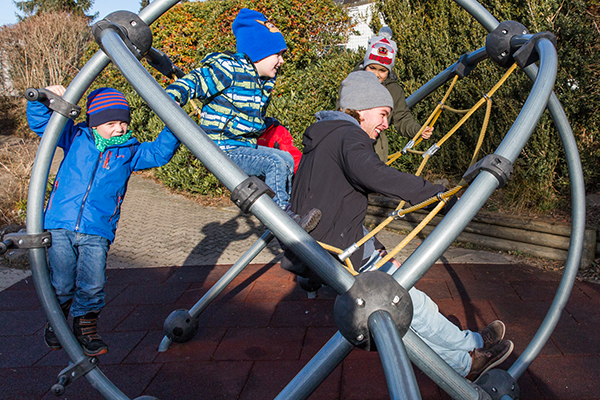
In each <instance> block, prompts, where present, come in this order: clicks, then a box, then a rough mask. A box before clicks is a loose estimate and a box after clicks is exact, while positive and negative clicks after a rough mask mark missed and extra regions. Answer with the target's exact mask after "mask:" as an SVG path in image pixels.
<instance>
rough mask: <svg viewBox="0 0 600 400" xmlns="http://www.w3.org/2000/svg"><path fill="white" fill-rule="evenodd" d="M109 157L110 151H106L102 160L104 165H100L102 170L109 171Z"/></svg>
mask: <svg viewBox="0 0 600 400" xmlns="http://www.w3.org/2000/svg"><path fill="white" fill-rule="evenodd" d="M110 156H112V150H108V151H107V152H106V158H105V159H104V164H102V168H104V169H110V167H109V166H108V160H110Z"/></svg>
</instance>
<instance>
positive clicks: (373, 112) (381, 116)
mask: <svg viewBox="0 0 600 400" xmlns="http://www.w3.org/2000/svg"><path fill="white" fill-rule="evenodd" d="M391 111H392V109H391V108H390V107H375V108H370V109H368V110H362V111H358V115H360V119H361V120H362V121H361V122H360V127H361V128H363V130H364V131H365V132H367V135H369V137H370V138H371V139H377V136H379V133H380V132H381V131H384V130H386V129H387V128H388V116H389V115H390V112H391Z"/></svg>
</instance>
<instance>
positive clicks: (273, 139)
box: [257, 124, 302, 173]
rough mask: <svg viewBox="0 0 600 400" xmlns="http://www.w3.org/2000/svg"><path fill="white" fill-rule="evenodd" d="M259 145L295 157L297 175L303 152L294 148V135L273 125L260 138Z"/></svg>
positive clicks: (277, 125) (280, 126) (283, 128)
mask: <svg viewBox="0 0 600 400" xmlns="http://www.w3.org/2000/svg"><path fill="white" fill-rule="evenodd" d="M257 143H258V145H259V146H265V147H272V148H274V149H279V150H282V151H287V152H288V153H290V154H291V155H292V157H294V173H296V170H298V165H299V164H300V158H302V152H301V151H300V150H298V148H297V147H296V146H294V140H293V139H292V134H291V133H290V131H288V130H287V129H286V128H285V127H284V126H283V125H279V124H273V125H271V126H270V127H269V129H267V130H266V131H265V132H264V133H263V134H262V136H261V137H259V138H258V140H257Z"/></svg>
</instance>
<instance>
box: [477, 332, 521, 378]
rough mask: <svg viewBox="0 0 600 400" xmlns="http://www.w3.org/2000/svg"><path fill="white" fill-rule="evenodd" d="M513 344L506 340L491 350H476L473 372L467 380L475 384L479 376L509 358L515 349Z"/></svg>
mask: <svg viewBox="0 0 600 400" xmlns="http://www.w3.org/2000/svg"><path fill="white" fill-rule="evenodd" d="M514 347H515V346H514V344H513V342H511V341H510V340H504V341H502V342H500V343H498V344H495V345H493V346H491V347H490V348H489V349H487V350H484V349H475V350H473V351H470V352H469V353H470V354H471V372H469V374H468V375H467V379H468V380H470V381H471V382H475V381H476V380H477V378H479V376H480V375H481V374H483V373H485V372H487V371H489V370H490V369H492V368H494V367H495V366H497V365H500V364H502V363H503V362H504V360H506V359H507V358H508V356H509V355H510V353H512V351H513V348H514Z"/></svg>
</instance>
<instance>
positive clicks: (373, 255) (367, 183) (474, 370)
mask: <svg viewBox="0 0 600 400" xmlns="http://www.w3.org/2000/svg"><path fill="white" fill-rule="evenodd" d="M393 105H394V103H393V99H392V96H391V95H390V94H389V92H388V91H387V89H386V88H385V87H384V86H382V85H381V84H380V83H379V81H378V79H377V77H376V76H375V75H374V74H373V73H371V72H366V71H357V72H352V73H351V74H350V75H348V77H347V78H346V79H345V80H344V81H343V82H342V86H341V90H340V110H342V111H321V112H319V113H317V115H316V116H317V122H316V123H315V124H313V125H311V126H310V127H308V129H307V130H306V131H305V133H304V140H303V144H304V153H303V156H302V160H301V161H300V166H299V167H298V172H297V173H296V177H295V178H294V184H293V189H292V201H291V204H292V210H293V211H294V212H296V213H299V214H302V213H305V212H307V211H308V210H310V209H312V208H318V209H319V210H321V214H322V215H321V221H320V223H319V225H317V227H316V228H315V229H314V230H313V231H312V232H311V233H310V235H311V236H312V237H313V238H314V239H315V240H318V241H320V242H323V243H326V244H329V245H332V246H335V247H338V248H340V249H346V248H348V247H349V246H351V245H352V244H353V243H356V242H357V241H358V240H359V239H360V238H362V237H363V236H364V229H365V228H364V223H365V214H366V212H367V205H368V198H367V196H368V194H369V193H381V194H383V195H386V196H391V197H395V198H400V199H402V200H405V201H407V202H409V203H411V204H417V203H419V202H421V201H423V200H426V199H428V198H430V197H432V196H435V195H436V194H437V193H439V192H444V191H446V189H445V188H444V187H443V186H441V185H433V184H431V183H429V182H427V181H426V180H424V179H423V178H420V177H417V176H415V175H412V174H407V173H404V172H400V171H398V170H396V169H394V168H391V167H388V166H387V165H385V163H384V162H382V161H381V160H380V159H379V157H378V156H377V154H376V153H375V151H374V150H373V142H374V141H375V139H376V138H377V136H378V135H379V134H380V133H381V132H382V131H383V130H385V129H386V128H387V127H388V116H389V114H390V112H391V110H392V108H393ZM375 248H376V246H375V245H373V244H372V243H370V244H369V243H367V244H366V245H365V248H364V249H363V251H362V252H361V251H358V252H355V253H354V254H353V255H352V256H351V261H352V265H353V266H355V269H356V270H357V271H359V272H363V271H365V268H363V267H367V268H368V267H369V266H370V265H372V264H373V261H374V260H376V259H378V258H379V251H380V250H376V249H375ZM389 264H391V263H389ZM398 265H399V264H398V263H397V262H396V263H395V265H393V266H392V265H386V266H385V267H386V268H387V269H388V272H389V273H391V272H392V270H391V269H392V268H393V269H394V270H395V268H397V266H398ZM282 266H283V267H284V268H286V267H287V268H290V265H289V264H286V262H285V260H284V261H282ZM290 269H293V267H292V268H290ZM296 272H297V271H296ZM409 293H410V296H411V299H412V301H413V306H414V315H413V320H412V323H411V329H412V330H413V331H414V332H415V333H416V334H417V335H419V336H420V337H421V338H422V339H423V340H424V341H425V342H426V343H427V344H428V345H429V346H430V347H431V348H432V349H433V350H435V351H436V352H437V353H438V354H439V355H440V356H441V357H442V358H443V359H444V360H445V361H446V362H447V363H448V364H449V365H450V366H451V367H452V368H454V369H455V370H456V371H457V372H458V373H460V374H461V375H463V376H466V377H467V378H468V379H471V380H475V379H476V378H477V377H478V376H479V375H480V374H482V373H483V372H485V371H487V370H488V369H490V368H492V367H494V366H496V365H499V364H500V363H501V362H503V361H504V360H505V359H506V358H507V357H508V356H509V355H510V353H511V352H512V349H513V343H512V342H511V341H510V340H503V338H504V332H505V327H504V324H503V323H502V322H501V321H494V322H492V323H491V324H490V325H488V326H487V327H486V328H484V330H483V331H482V332H481V334H480V333H477V332H472V331H469V330H460V329H459V328H458V327H457V326H456V325H454V324H452V323H451V322H450V321H448V320H447V319H446V318H445V317H444V316H443V315H442V314H440V313H439V311H438V307H437V305H436V304H435V303H434V302H433V301H432V300H431V299H430V298H429V297H428V296H427V295H426V294H425V293H423V292H421V291H419V290H418V289H415V288H412V289H411V290H410V291H409Z"/></svg>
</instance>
